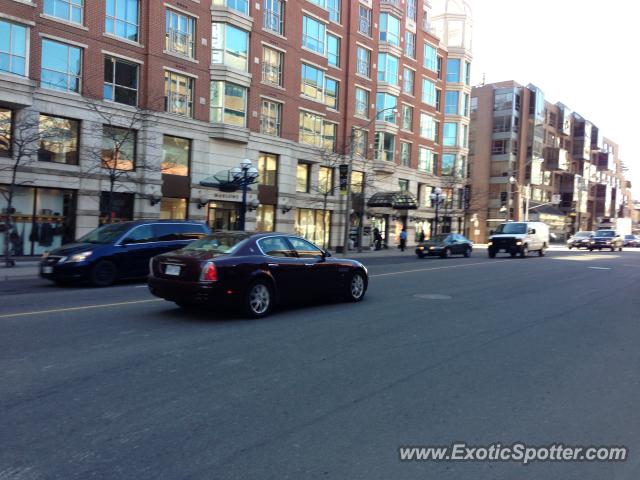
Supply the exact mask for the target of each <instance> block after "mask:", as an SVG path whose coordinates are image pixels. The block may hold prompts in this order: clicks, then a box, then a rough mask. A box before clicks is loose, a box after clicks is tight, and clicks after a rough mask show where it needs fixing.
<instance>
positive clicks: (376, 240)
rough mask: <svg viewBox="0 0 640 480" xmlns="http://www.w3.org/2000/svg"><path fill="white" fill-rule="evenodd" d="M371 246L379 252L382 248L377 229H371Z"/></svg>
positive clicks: (380, 237) (380, 236)
mask: <svg viewBox="0 0 640 480" xmlns="http://www.w3.org/2000/svg"><path fill="white" fill-rule="evenodd" d="M373 245H374V246H375V249H376V250H380V249H381V248H382V235H381V234H380V230H378V227H376V228H374V229H373Z"/></svg>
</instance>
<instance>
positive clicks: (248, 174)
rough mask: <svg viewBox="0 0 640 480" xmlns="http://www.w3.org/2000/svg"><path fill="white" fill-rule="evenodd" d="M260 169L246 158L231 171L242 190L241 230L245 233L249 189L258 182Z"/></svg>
mask: <svg viewBox="0 0 640 480" xmlns="http://www.w3.org/2000/svg"><path fill="white" fill-rule="evenodd" d="M258 173H259V172H258V169H257V168H256V167H254V166H253V164H252V163H251V160H249V159H248V158H245V159H244V160H242V162H240V166H239V167H234V168H232V169H231V175H233V180H234V181H235V182H236V183H237V184H238V185H240V187H241V188H242V206H241V207H240V222H239V223H240V230H242V231H244V224H245V217H246V214H247V189H248V187H249V185H251V184H252V183H255V182H256V179H257V178H258Z"/></svg>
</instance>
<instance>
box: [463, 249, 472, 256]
mask: <svg viewBox="0 0 640 480" xmlns="http://www.w3.org/2000/svg"><path fill="white" fill-rule="evenodd" d="M464 256H465V257H466V258H469V257H470V256H471V249H470V248H469V247H467V248H465V250H464Z"/></svg>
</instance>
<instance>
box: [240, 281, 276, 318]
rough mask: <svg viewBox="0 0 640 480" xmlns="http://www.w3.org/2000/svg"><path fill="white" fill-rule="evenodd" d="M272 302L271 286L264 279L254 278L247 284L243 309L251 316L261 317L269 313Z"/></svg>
mask: <svg viewBox="0 0 640 480" xmlns="http://www.w3.org/2000/svg"><path fill="white" fill-rule="evenodd" d="M272 303H273V293H272V290H271V286H270V285H269V284H268V283H267V282H266V281H264V280H256V281H255V282H253V283H252V284H251V285H250V286H249V288H248V290H247V293H246V295H245V299H244V311H245V313H246V314H247V315H248V316H250V317H251V318H261V317H264V316H266V315H267V314H268V313H269V311H270V310H271V307H272Z"/></svg>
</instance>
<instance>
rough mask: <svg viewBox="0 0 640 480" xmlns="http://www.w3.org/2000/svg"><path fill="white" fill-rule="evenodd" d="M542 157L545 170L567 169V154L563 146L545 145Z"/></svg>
mask: <svg viewBox="0 0 640 480" xmlns="http://www.w3.org/2000/svg"><path fill="white" fill-rule="evenodd" d="M543 157H544V163H545V168H546V169H547V170H551V171H555V172H567V171H569V166H570V163H569V158H568V157H569V155H568V152H567V151H566V150H565V149H564V148H557V147H545V148H544V154H543Z"/></svg>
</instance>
